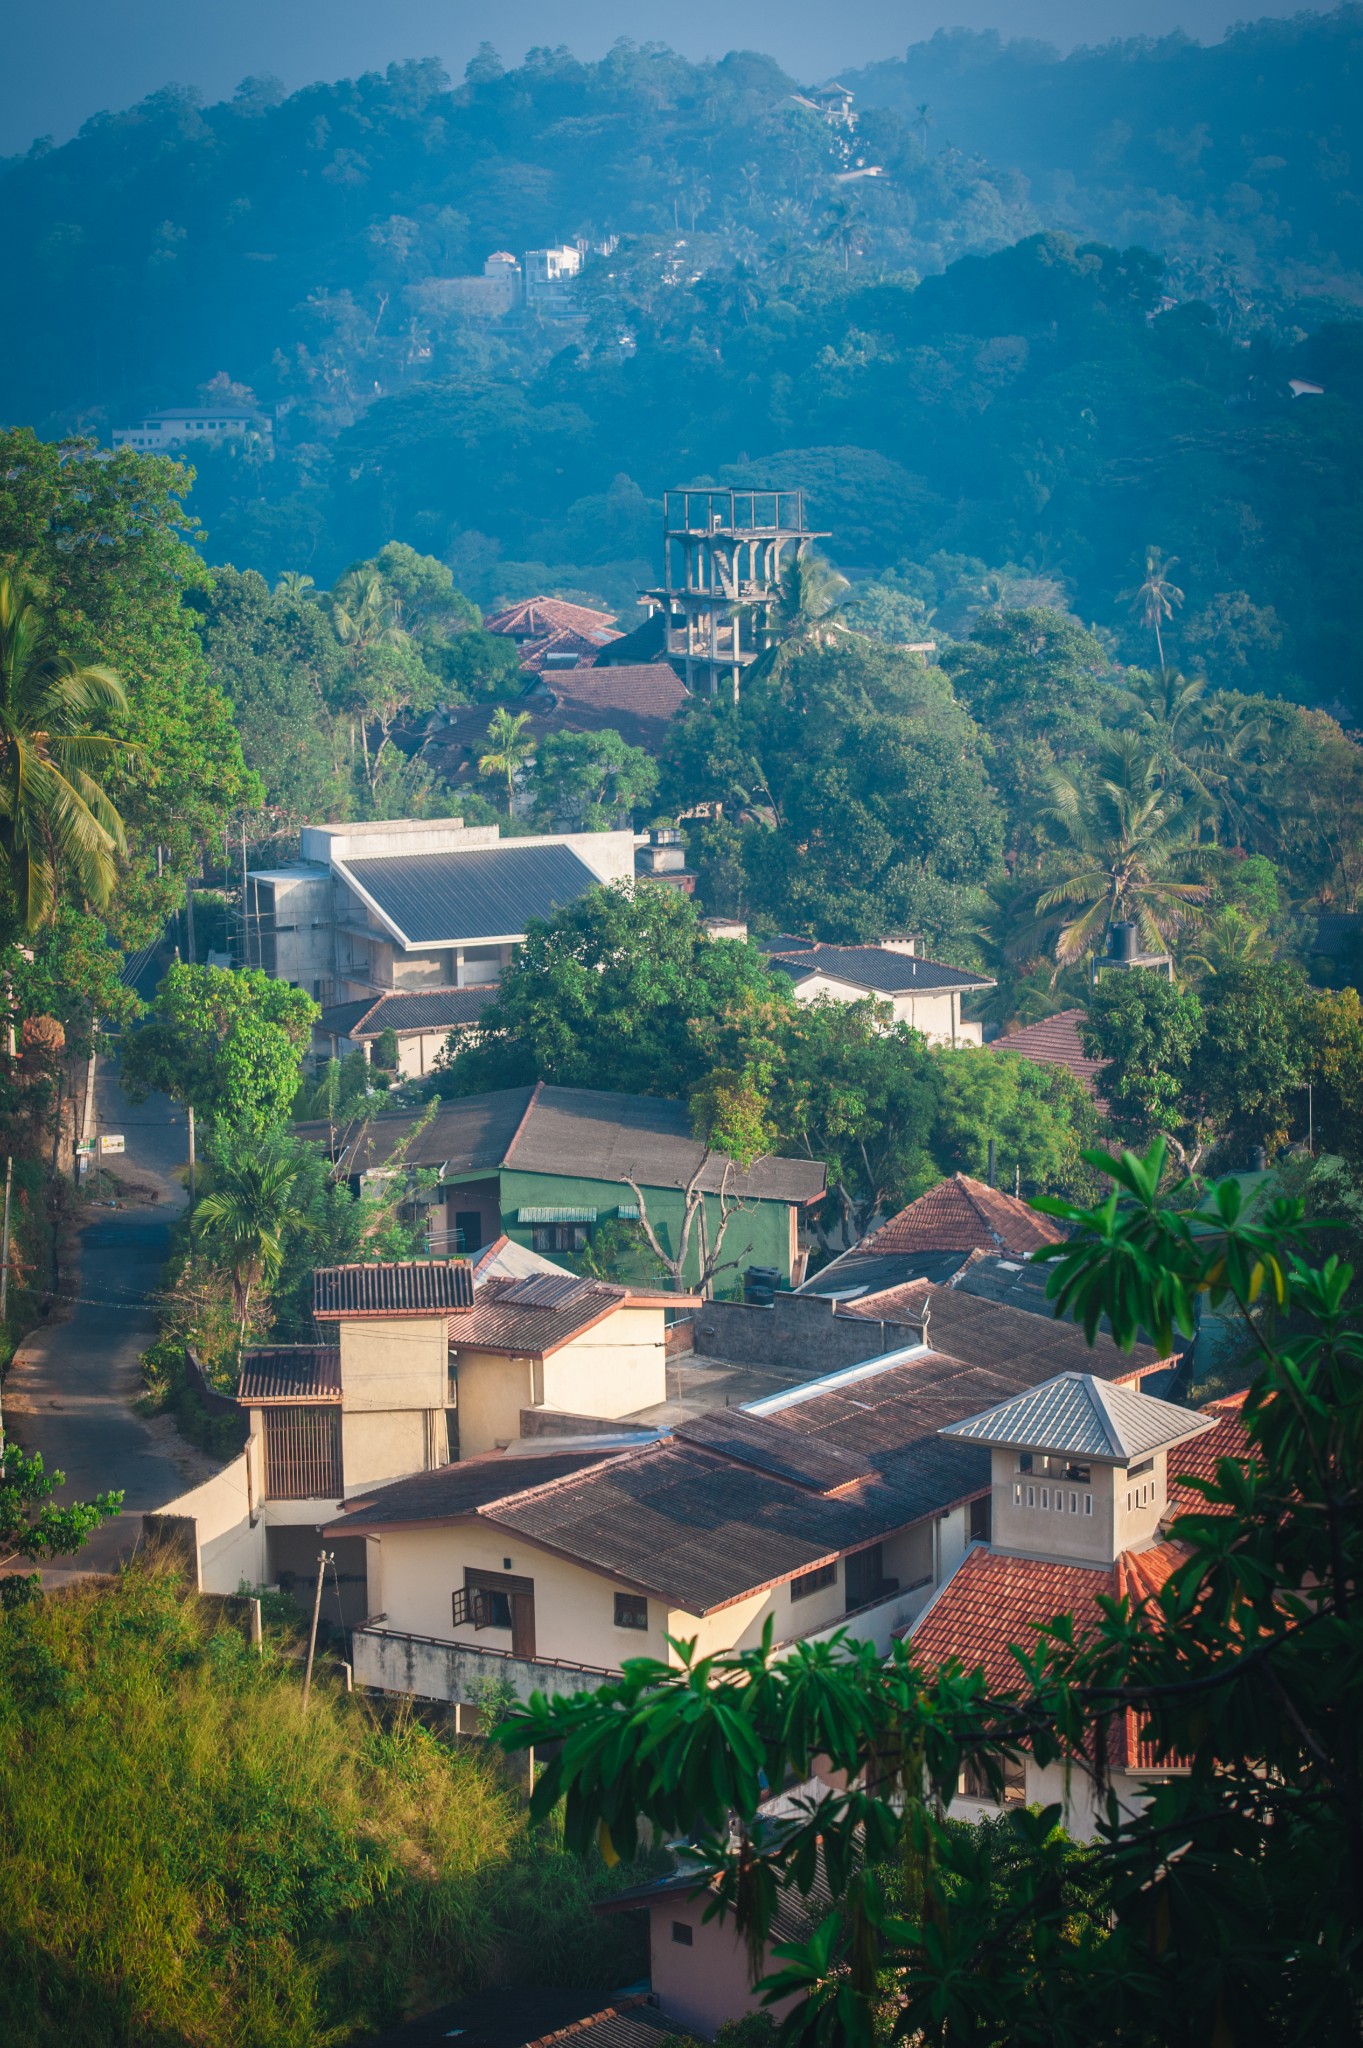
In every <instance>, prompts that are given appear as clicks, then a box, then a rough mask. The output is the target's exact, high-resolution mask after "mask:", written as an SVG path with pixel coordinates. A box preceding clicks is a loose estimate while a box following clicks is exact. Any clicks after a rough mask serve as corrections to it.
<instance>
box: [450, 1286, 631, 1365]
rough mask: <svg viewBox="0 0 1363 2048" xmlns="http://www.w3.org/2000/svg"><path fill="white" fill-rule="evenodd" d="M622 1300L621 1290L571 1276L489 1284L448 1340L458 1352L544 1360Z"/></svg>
mask: <svg viewBox="0 0 1363 2048" xmlns="http://www.w3.org/2000/svg"><path fill="white" fill-rule="evenodd" d="M625 1299H626V1292H625V1289H624V1288H623V1287H616V1286H612V1285H611V1284H610V1283H608V1282H607V1281H604V1280H585V1279H580V1278H579V1277H578V1275H577V1274H575V1273H538V1274H533V1275H531V1276H530V1277H529V1278H528V1279H519V1280H487V1281H484V1282H483V1283H482V1284H481V1285H480V1286H479V1288H478V1290H477V1293H476V1295H475V1298H474V1305H473V1308H472V1309H471V1310H470V1311H469V1312H468V1313H466V1314H462V1315H459V1316H457V1317H456V1318H454V1319H453V1320H452V1322H451V1325H450V1339H451V1342H452V1343H454V1344H455V1345H456V1346H457V1347H458V1348H459V1350H460V1351H466V1350H476V1351H504V1352H506V1353H508V1354H510V1355H511V1356H513V1357H517V1358H544V1357H547V1356H548V1354H549V1353H550V1352H552V1351H556V1350H558V1348H559V1346H560V1345H562V1344H567V1343H569V1342H570V1341H571V1340H572V1339H573V1338H574V1337H576V1336H579V1335H580V1334H581V1333H582V1332H583V1331H584V1330H589V1329H590V1328H591V1327H592V1325H593V1324H594V1323H598V1322H600V1321H601V1319H602V1317H603V1316H608V1315H609V1314H610V1313H611V1311H612V1310H613V1309H615V1308H618V1307H619V1306H620V1305H621V1304H622V1303H623V1302H624V1300H625Z"/></svg>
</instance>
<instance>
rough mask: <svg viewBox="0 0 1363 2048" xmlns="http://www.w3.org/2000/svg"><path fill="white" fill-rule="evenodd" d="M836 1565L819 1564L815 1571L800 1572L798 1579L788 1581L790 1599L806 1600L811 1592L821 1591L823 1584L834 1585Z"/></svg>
mask: <svg viewBox="0 0 1363 2048" xmlns="http://www.w3.org/2000/svg"><path fill="white" fill-rule="evenodd" d="M837 1583H838V1567H837V1565H836V1564H821V1565H820V1566H819V1568H818V1570H817V1571H812V1572H801V1574H800V1576H799V1578H798V1579H792V1580H791V1582H790V1597H791V1599H792V1600H807V1599H808V1598H809V1595H810V1594H811V1593H818V1592H821V1591H822V1589H823V1588H824V1587H825V1586H836V1585H837Z"/></svg>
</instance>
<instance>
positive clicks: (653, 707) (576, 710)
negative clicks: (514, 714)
mask: <svg viewBox="0 0 1363 2048" xmlns="http://www.w3.org/2000/svg"><path fill="white" fill-rule="evenodd" d="M685 702H686V691H685V690H684V689H683V688H682V685H681V684H680V682H679V681H678V680H677V677H676V676H675V675H674V674H673V672H672V670H671V669H670V668H669V667H668V665H667V663H666V662H665V661H650V662H634V663H631V664H629V665H628V666H626V665H623V664H621V665H618V666H616V667H612V668H571V669H566V670H564V671H563V672H562V673H561V674H556V673H553V672H551V673H549V674H547V675H541V677H540V679H539V681H538V682H537V683H536V684H535V686H534V687H533V688H532V689H530V690H527V692H526V695H525V698H524V707H525V709H526V710H528V711H530V712H531V714H532V716H534V715H537V714H538V715H541V716H543V718H544V729H545V731H546V732H603V731H605V730H607V729H608V728H609V729H610V730H612V731H615V732H618V733H619V734H620V736H621V738H622V739H624V740H626V741H627V742H628V743H629V745H630V746H632V747H643V748H645V749H646V751H647V752H649V753H653V754H656V753H657V752H658V751H659V749H660V748H661V746H662V743H663V741H664V740H665V739H666V737H667V728H668V726H669V725H670V724H671V722H672V720H673V719H674V718H675V717H676V715H677V713H678V712H679V711H680V709H681V707H682V705H683V704H685Z"/></svg>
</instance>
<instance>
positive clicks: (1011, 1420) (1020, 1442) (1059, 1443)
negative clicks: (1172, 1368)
mask: <svg viewBox="0 0 1363 2048" xmlns="http://www.w3.org/2000/svg"><path fill="white" fill-rule="evenodd" d="M1213 1426H1214V1418H1213V1417H1211V1416H1208V1415H1195V1414H1193V1413H1192V1412H1191V1410H1189V1409H1187V1408H1176V1407H1175V1406H1174V1404H1173V1402H1172V1401H1157V1400H1155V1399H1154V1398H1153V1396H1152V1395H1150V1394H1138V1393H1136V1392H1135V1391H1134V1389H1133V1388H1131V1387H1117V1386H1113V1385H1112V1384H1111V1383H1110V1382H1108V1381H1106V1380H1100V1379H1095V1378H1094V1376H1093V1374H1092V1373H1088V1372H1062V1373H1057V1375H1056V1377H1055V1378H1054V1379H1051V1380H1046V1381H1044V1382H1043V1383H1042V1385H1041V1386H1039V1387H1031V1388H1029V1389H1028V1391H1027V1392H1026V1393H1025V1394H1017V1395H1015V1396H1014V1397H1013V1399H1012V1400H1010V1401H1001V1402H1000V1403H999V1405H998V1406H997V1407H996V1408H986V1409H985V1411H984V1412H983V1414H981V1415H969V1416H967V1417H966V1419H965V1421H964V1422H953V1423H949V1424H948V1425H947V1427H946V1428H945V1429H943V1430H941V1431H940V1432H939V1434H940V1435H942V1436H948V1437H964V1438H966V1439H967V1440H968V1441H969V1442H971V1443H977V1444H991V1445H994V1444H997V1445H998V1446H1000V1447H1001V1448H1005V1449H1008V1450H1019V1451H1050V1452H1063V1453H1064V1454H1065V1455H1066V1456H1069V1457H1075V1458H1089V1459H1093V1460H1096V1461H1097V1463H1099V1464H1106V1465H1126V1464H1129V1463H1130V1461H1131V1460H1132V1459H1133V1458H1144V1457H1148V1456H1149V1455H1150V1454H1151V1453H1152V1452H1154V1451H1162V1450H1166V1449H1167V1448H1168V1447H1169V1445H1171V1444H1177V1443H1182V1442H1183V1441H1184V1440H1185V1439H1186V1438H1188V1437H1191V1436H1200V1435H1201V1433H1202V1432H1203V1431H1204V1430H1207V1429H1211V1428H1212V1427H1213Z"/></svg>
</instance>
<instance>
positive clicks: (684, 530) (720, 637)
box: [647, 490, 828, 703]
mask: <svg viewBox="0 0 1363 2048" xmlns="http://www.w3.org/2000/svg"><path fill="white" fill-rule="evenodd" d="M827 537H828V536H827V535H826V534H824V533H815V532H814V531H812V529H811V528H809V527H808V526H806V524H805V507H804V493H803V491H721V490H709V491H667V492H665V493H664V495H663V581H664V588H663V589H661V590H650V591H649V592H648V593H647V596H648V597H650V598H651V599H653V600H654V602H655V603H657V604H659V605H661V607H662V610H663V616H664V619H665V621H666V640H665V643H664V652H665V654H666V656H667V658H668V660H669V661H671V662H672V663H673V665H674V666H676V665H678V664H684V666H683V667H682V671H681V672H682V680H683V681H684V682H685V684H686V687H687V689H688V690H692V691H694V692H695V693H696V694H697V695H700V696H714V695H715V694H716V693H717V692H718V691H719V690H720V689H721V688H723V687H726V686H727V687H728V688H730V689H732V691H733V696H734V701H735V703H737V701H738V686H739V677H740V675H741V673H742V671H743V670H744V669H745V668H747V667H749V666H750V665H751V663H753V662H754V661H756V660H757V657H758V656H759V655H760V654H762V653H764V652H765V651H766V649H767V647H768V646H769V645H770V644H771V637H772V635H771V609H772V606H773V605H774V604H775V603H776V602H777V600H778V599H779V597H780V594H781V580H782V578H783V576H785V574H786V573H787V571H788V570H789V568H790V566H791V564H792V563H793V562H797V561H799V559H800V557H801V556H802V555H803V554H804V553H805V552H806V550H807V549H808V548H809V546H810V544H811V542H813V541H816V540H826V539H827Z"/></svg>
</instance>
